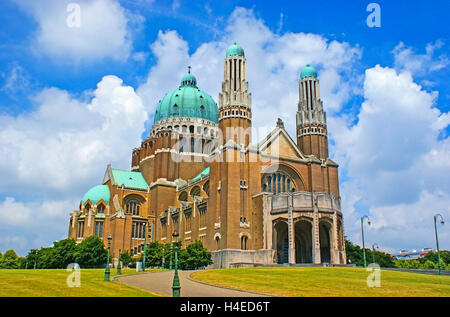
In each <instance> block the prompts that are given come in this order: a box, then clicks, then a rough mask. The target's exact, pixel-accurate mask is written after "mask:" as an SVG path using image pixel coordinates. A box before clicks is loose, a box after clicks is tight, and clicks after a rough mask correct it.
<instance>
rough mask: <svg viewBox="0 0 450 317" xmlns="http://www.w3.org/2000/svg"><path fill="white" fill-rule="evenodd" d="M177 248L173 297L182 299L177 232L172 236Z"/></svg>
mask: <svg viewBox="0 0 450 317" xmlns="http://www.w3.org/2000/svg"><path fill="white" fill-rule="evenodd" d="M172 237H173V241H174V248H175V273H174V276H173V284H172V297H180V289H181V287H180V279H179V278H178V244H177V243H178V237H179V234H178V232H177V231H176V230H175V231H174V232H173V234H172Z"/></svg>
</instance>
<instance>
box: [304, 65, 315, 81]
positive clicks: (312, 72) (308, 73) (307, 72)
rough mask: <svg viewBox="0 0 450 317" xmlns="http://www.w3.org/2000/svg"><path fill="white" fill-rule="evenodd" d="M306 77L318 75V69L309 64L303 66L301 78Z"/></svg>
mask: <svg viewBox="0 0 450 317" xmlns="http://www.w3.org/2000/svg"><path fill="white" fill-rule="evenodd" d="M305 77H317V72H316V69H315V68H314V67H312V66H311V65H309V64H307V65H306V66H305V67H303V69H302V72H301V73H300V79H303V78H305Z"/></svg>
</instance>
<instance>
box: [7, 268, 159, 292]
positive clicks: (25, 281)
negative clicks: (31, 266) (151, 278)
mask: <svg viewBox="0 0 450 317" xmlns="http://www.w3.org/2000/svg"><path fill="white" fill-rule="evenodd" d="M104 272H105V270H104V269H82V270H81V275H80V282H81V286H80V287H68V286H67V283H66V279H67V277H68V276H69V275H70V274H71V272H67V271H66V270H0V297H11V296H12V297H19V296H30V297H60V296H74V297H84V296H87V297H102V296H104V297H111V296H120V297H129V296H141V297H148V296H156V295H155V294H152V293H150V292H147V291H144V290H140V289H137V288H133V287H130V286H127V285H124V284H121V283H118V282H114V281H111V282H105V281H104V280H103V279H104ZM133 273H136V270H135V269H123V270H122V274H133ZM114 275H116V270H115V269H111V277H113V276H114Z"/></svg>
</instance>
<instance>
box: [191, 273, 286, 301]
mask: <svg viewBox="0 0 450 317" xmlns="http://www.w3.org/2000/svg"><path fill="white" fill-rule="evenodd" d="M202 271H209V270H202ZM197 272H200V271H194V272H192V273H191V274H189V275H186V278H187V279H188V280H190V281H192V282H195V283H199V284H204V285H208V286H213V287H218V288H223V289H228V290H231V291H238V292H242V293H249V294H255V295H262V296H265V297H282V296H277V295H273V294H266V293H258V292H253V291H247V290H242V289H238V288H233V287H228V286H221V285H214V284H210V283H206V282H203V281H199V280H196V279H194V278H193V277H191V275H192V274H194V273H197Z"/></svg>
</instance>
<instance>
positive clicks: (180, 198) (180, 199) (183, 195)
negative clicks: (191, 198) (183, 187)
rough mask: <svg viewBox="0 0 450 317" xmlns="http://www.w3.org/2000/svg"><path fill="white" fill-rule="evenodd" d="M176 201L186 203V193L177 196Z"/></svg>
mask: <svg viewBox="0 0 450 317" xmlns="http://www.w3.org/2000/svg"><path fill="white" fill-rule="evenodd" d="M178 200H179V201H187V200H188V195H187V193H186V192H181V194H180V195H179V196H178Z"/></svg>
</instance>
